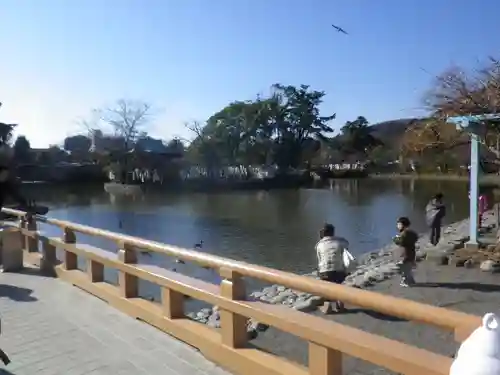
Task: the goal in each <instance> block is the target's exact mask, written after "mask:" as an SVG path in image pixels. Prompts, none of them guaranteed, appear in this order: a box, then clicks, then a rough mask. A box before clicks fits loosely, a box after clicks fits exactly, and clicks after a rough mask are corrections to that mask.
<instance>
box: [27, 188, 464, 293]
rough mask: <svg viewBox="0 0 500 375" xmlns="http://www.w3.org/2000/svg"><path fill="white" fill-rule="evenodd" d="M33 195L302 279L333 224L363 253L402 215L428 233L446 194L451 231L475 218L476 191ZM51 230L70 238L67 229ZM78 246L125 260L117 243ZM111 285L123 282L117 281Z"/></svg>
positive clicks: (98, 223)
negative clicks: (471, 209)
mask: <svg viewBox="0 0 500 375" xmlns="http://www.w3.org/2000/svg"><path fill="white" fill-rule="evenodd" d="M23 188H24V189H25V193H26V194H27V195H29V196H31V197H34V198H35V199H36V200H37V202H39V203H43V204H46V205H48V206H49V207H50V208H51V210H50V212H49V216H51V217H54V218H58V219H63V220H69V221H73V222H76V223H81V224H87V225H91V226H94V227H99V228H104V229H108V230H111V231H116V232H121V233H125V234H129V235H133V236H139V237H144V238H147V239H151V240H156V241H160V242H164V243H167V244H173V245H177V246H182V247H187V248H192V247H193V245H194V244H195V243H197V242H199V241H200V240H203V242H204V245H203V249H202V250H201V251H205V252H208V253H213V254H217V255H220V256H224V257H228V258H232V259H237V260H243V261H247V262H251V263H256V264H259V265H266V266H270V267H273V268H279V269H283V270H287V271H292V272H297V273H304V272H310V271H311V270H312V269H314V268H315V267H316V264H315V262H316V258H315V253H314V250H313V249H314V245H315V243H316V241H317V238H318V230H319V228H320V227H321V226H322V224H323V223H324V222H325V221H327V222H331V223H333V224H334V225H335V226H336V228H337V233H338V234H339V235H341V236H343V237H346V238H347V239H348V240H349V242H350V245H351V247H350V248H351V250H352V251H353V253H354V254H362V253H365V252H368V251H371V250H375V249H377V248H380V247H382V246H384V245H385V244H387V243H388V242H390V240H391V237H392V236H393V235H394V232H395V221H396V219H397V217H399V216H403V215H405V216H408V217H410V219H411V220H412V222H413V225H414V228H415V229H416V230H417V231H425V230H426V227H425V217H424V207H425V205H426V203H427V201H428V199H429V198H430V197H431V196H432V195H433V194H435V193H436V192H439V191H440V192H443V193H444V194H445V198H446V201H447V203H448V215H447V217H446V221H447V222H448V223H450V222H453V221H457V220H459V219H462V218H464V217H466V216H467V214H468V199H467V190H466V189H467V187H466V183H463V182H449V181H446V182H444V181H443V182H439V181H408V180H369V179H365V180H338V181H334V182H333V184H332V185H331V186H327V187H326V188H318V189H301V190H274V191H249V192H229V193H221V194H163V195H159V194H155V195H145V196H142V197H137V198H136V199H135V200H134V199H127V200H123V199H117V198H114V197H112V196H109V195H108V194H107V193H105V192H104V189H103V187H102V186H97V187H88V186H81V187H78V188H72V189H65V188H60V187H51V186H43V185H42V186H40V185H37V186H34V185H32V186H24V187H23ZM44 231H45V232H46V233H48V234H50V235H60V230H59V229H58V228H54V227H48V228H44ZM78 239H79V241H80V242H87V243H90V244H93V245H97V246H100V247H104V248H107V249H109V250H111V251H116V244H113V243H112V242H108V241H105V240H101V239H95V238H91V237H89V236H84V235H78ZM141 261H143V262H146V263H157V264H161V265H163V266H165V267H167V268H173V267H176V268H177V270H178V271H179V272H187V273H195V274H197V276H199V277H203V278H208V279H214V278H215V275H213V274H211V273H210V272H211V271H207V270H201V269H194V268H192V267H194V266H190V265H188V264H186V265H178V264H175V262H173V260H172V259H168V258H167V257H164V256H158V255H153V256H142V255H141ZM108 277H109V278H111V279H112V280H110V281H116V275H114V274H113V273H111V274H108ZM154 294H156V293H154Z"/></svg>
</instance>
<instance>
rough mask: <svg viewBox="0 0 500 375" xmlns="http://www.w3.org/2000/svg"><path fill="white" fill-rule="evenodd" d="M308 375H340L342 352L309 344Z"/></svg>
mask: <svg viewBox="0 0 500 375" xmlns="http://www.w3.org/2000/svg"><path fill="white" fill-rule="evenodd" d="M308 357H309V374H311V375H342V352H339V351H338V350H334V349H329V348H325V347H324V346H321V345H318V344H315V343H312V342H310V343H309V356H308Z"/></svg>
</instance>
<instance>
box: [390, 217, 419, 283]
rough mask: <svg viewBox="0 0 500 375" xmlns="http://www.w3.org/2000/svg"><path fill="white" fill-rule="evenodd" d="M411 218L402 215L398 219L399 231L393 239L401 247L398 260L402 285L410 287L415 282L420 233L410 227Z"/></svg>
mask: <svg viewBox="0 0 500 375" xmlns="http://www.w3.org/2000/svg"><path fill="white" fill-rule="evenodd" d="M410 224H411V223H410V220H409V219H408V218H407V217H400V218H399V219H398V221H397V228H398V231H399V233H398V234H397V235H396V236H395V237H394V238H393V241H394V243H395V244H396V245H398V247H399V249H398V250H399V254H398V255H399V257H400V260H399V262H398V267H399V273H400V274H401V283H400V285H401V286H402V287H409V286H412V285H414V284H415V278H414V277H413V267H414V266H415V260H416V259H415V257H416V249H415V245H416V243H417V241H418V235H417V234H416V233H415V232H414V231H413V230H411V229H410Z"/></svg>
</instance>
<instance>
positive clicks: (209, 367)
mask: <svg viewBox="0 0 500 375" xmlns="http://www.w3.org/2000/svg"><path fill="white" fill-rule="evenodd" d="M0 278H1V283H0V314H1V318H2V321H1V323H2V334H1V335H0V347H1V348H2V349H3V350H4V351H5V352H6V353H7V354H8V355H9V356H10V358H11V360H12V363H11V364H10V365H8V366H7V367H4V366H3V365H0V374H4V375H6V374H14V375H24V374H26V375H27V374H38V375H56V374H61V375H83V374H92V375H98V374H107V375H109V374H113V375H119V374H130V375H132V374H133V375H140V374H144V375H145V374H150V375H155V374H162V375H164V374H172V375H187V374H189V375H229V373H228V372H226V371H224V370H222V369H221V368H219V367H217V366H216V365H214V364H213V363H211V362H209V361H207V360H206V359H205V358H204V357H203V356H202V355H201V354H200V353H198V352H197V351H196V350H194V349H193V348H191V347H189V346H187V345H185V344H183V343H181V342H179V341H177V340H175V339H173V338H172V337H170V336H168V335H167V334H165V333H163V332H161V331H159V330H157V329H155V328H153V327H151V326H149V325H147V324H145V323H142V322H140V321H138V320H135V319H132V318H130V317H128V316H126V315H125V314H123V313H121V312H120V311H118V310H116V309H114V308H113V307H110V306H108V305H107V304H106V303H105V302H102V301H101V300H99V299H98V298H95V297H93V296H91V295H89V294H87V293H85V292H83V291H81V290H79V289H78V288H76V287H73V286H71V285H69V284H66V283H64V282H63V281H60V280H57V279H52V278H47V277H43V276H39V275H38V274H37V273H36V271H35V272H26V273H24V274H15V273H3V274H0Z"/></svg>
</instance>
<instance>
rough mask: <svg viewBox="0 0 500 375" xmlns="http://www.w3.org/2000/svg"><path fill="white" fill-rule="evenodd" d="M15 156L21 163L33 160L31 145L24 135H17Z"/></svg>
mask: <svg viewBox="0 0 500 375" xmlns="http://www.w3.org/2000/svg"><path fill="white" fill-rule="evenodd" d="M14 158H15V160H16V161H17V162H19V163H29V162H31V161H32V154H31V145H30V142H29V141H28V139H27V138H26V137H25V136H24V135H20V136H19V137H17V139H16V141H15V142H14Z"/></svg>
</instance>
